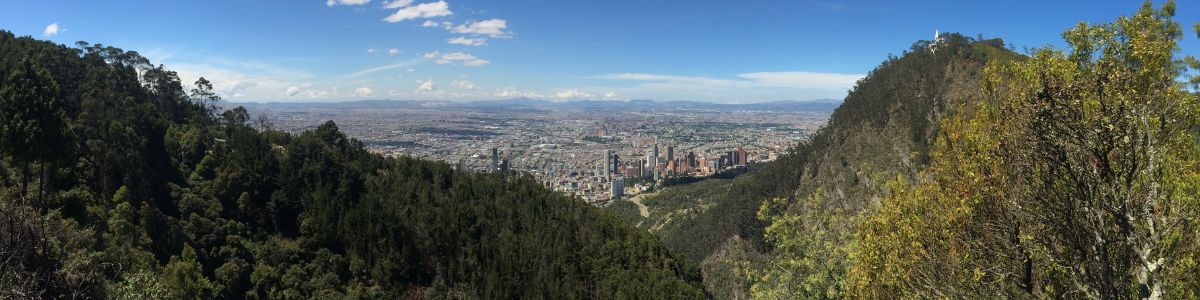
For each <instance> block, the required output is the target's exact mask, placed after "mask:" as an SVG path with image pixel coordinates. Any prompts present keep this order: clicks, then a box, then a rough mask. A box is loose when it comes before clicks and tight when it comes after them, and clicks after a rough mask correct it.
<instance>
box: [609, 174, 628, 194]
mask: <svg viewBox="0 0 1200 300" xmlns="http://www.w3.org/2000/svg"><path fill="white" fill-rule="evenodd" d="M611 186H612V191H609V195H610V196H611V197H612V198H613V199H618V198H621V196H625V179H624V178H621V177H617V178H614V179H613V181H612V185H611Z"/></svg>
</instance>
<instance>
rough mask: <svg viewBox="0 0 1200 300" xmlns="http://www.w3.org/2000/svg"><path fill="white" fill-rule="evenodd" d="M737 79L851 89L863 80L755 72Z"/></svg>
mask: <svg viewBox="0 0 1200 300" xmlns="http://www.w3.org/2000/svg"><path fill="white" fill-rule="evenodd" d="M738 77H741V78H744V79H748V80H751V81H754V82H756V83H759V84H763V85H768V86H778V87H808V88H818V87H847V88H849V87H852V86H854V84H855V83H856V82H858V80H859V79H862V78H863V75H860V74H838V73H817V72H803V71H797V72H755V73H742V74H738Z"/></svg>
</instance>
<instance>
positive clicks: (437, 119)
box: [246, 100, 836, 203]
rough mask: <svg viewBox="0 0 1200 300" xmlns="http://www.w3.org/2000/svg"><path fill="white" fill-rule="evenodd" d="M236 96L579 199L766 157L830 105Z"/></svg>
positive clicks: (274, 115) (380, 147) (622, 193)
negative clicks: (520, 176)
mask: <svg viewBox="0 0 1200 300" xmlns="http://www.w3.org/2000/svg"><path fill="white" fill-rule="evenodd" d="M508 104H510V105H504V106H500V105H496V104H495V103H460V104H455V103H446V102H402V101H368V102H352V103H343V104H336V105H331V104H307V105H306V104H296V103H287V104H278V103H266V104H258V103H255V104H248V105H246V107H248V109H250V111H251V113H252V114H256V115H261V116H263V117H265V118H266V120H268V121H269V122H270V123H271V124H272V126H275V127H276V128H278V129H281V130H284V131H287V132H293V133H296V132H300V131H303V130H307V129H312V128H315V127H316V126H318V125H320V124H321V123H322V122H324V121H325V120H332V121H334V122H335V123H336V124H338V126H339V127H340V128H341V129H342V130H343V131H345V132H346V133H347V135H349V136H351V137H353V138H357V139H359V140H361V141H362V142H363V143H364V144H365V145H366V147H367V148H368V149H370V150H371V151H373V152H376V153H380V154H383V155H386V156H412V157H416V158H422V159H430V160H439V161H444V162H447V163H450V164H452V165H453V166H455V167H456V168H459V169H465V170H469V171H471V172H494V171H506V172H507V171H511V172H519V173H526V174H529V175H532V176H534V177H535V178H537V179H538V180H539V181H540V182H542V183H543V185H545V186H546V187H547V188H550V189H552V190H555V191H559V192H562V193H566V194H569V195H573V196H575V197H578V198H580V199H583V200H584V201H587V202H589V203H603V202H606V201H608V200H611V199H614V198H621V197H629V196H634V195H637V194H639V193H642V192H645V191H648V190H652V189H653V188H654V187H655V186H656V185H661V184H662V183H663V181H664V180H667V179H672V178H683V177H692V178H698V177H705V176H710V175H712V174H715V173H718V172H722V171H726V170H730V169H736V168H745V167H747V166H749V165H752V164H755V163H761V162H766V161H771V160H774V159H775V158H777V157H778V156H779V155H781V154H783V152H785V151H786V150H787V149H788V148H789V147H791V146H794V145H795V144H796V143H799V142H801V141H803V140H804V139H805V138H807V137H808V136H809V135H811V134H812V133H813V132H814V131H815V130H817V129H818V128H819V127H820V126H822V125H824V124H825V120H826V118H828V116H829V113H830V111H831V108H832V107H834V106H836V103H835V102H828V103H825V105H814V103H812V102H802V103H798V104H796V105H790V106H789V105H779V104H778V103H776V104H775V105H711V104H709V105H700V106H699V107H697V106H696V105H687V103H674V105H670V104H669V103H655V102H648V103H640V104H638V103H630V102H625V101H611V102H593V103H586V105H584V104H582V103H547V102H540V101H533V102H530V101H520V100H515V101H511V102H508Z"/></svg>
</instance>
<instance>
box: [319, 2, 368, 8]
mask: <svg viewBox="0 0 1200 300" xmlns="http://www.w3.org/2000/svg"><path fill="white" fill-rule="evenodd" d="M368 2H371V0H325V5H327V6H329V7H333V6H334V5H363V4H367V3H368Z"/></svg>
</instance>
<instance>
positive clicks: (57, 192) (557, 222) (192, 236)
mask: <svg viewBox="0 0 1200 300" xmlns="http://www.w3.org/2000/svg"><path fill="white" fill-rule="evenodd" d="M0 75H2V76H0V135H2V136H0V199H2V201H0V298H51V299H53V298H114V299H177V298H198V299H211V298H221V299H227V298H230V299H239V298H252V299H298V298H312V299H331V298H361V299H421V298H431V299H442V298H454V299H473V298H482V299H581V298H582V299H625V298H643V299H672V298H674V299H696V298H704V297H705V294H704V293H703V291H702V288H701V287H700V275H699V272H698V270H697V267H696V266H695V265H694V264H693V263H690V262H689V261H688V260H685V259H680V258H678V257H676V256H675V255H674V254H672V253H671V252H670V251H668V249H667V248H666V247H665V246H663V244H662V243H661V242H659V241H658V240H657V239H655V238H654V237H653V236H652V235H650V234H648V233H646V232H644V231H642V230H638V229H636V228H634V227H633V226H631V225H628V224H627V223H626V222H625V221H623V220H621V219H619V218H618V217H615V216H613V215H611V214H607V213H605V212H603V211H601V210H599V209H596V208H593V207H591V206H589V205H587V204H585V203H582V202H581V201H577V200H575V199H571V198H567V197H565V196H562V195H559V194H557V193H554V192H551V191H547V190H546V189H544V188H543V187H541V185H540V184H538V183H537V182H536V181H535V180H533V179H531V178H527V177H523V176H519V175H517V174H509V175H507V176H501V175H498V174H466V173H463V172H457V171H454V170H452V169H451V168H450V167H449V166H448V165H447V164H444V163H437V162H429V161H422V160H415V159H408V158H399V159H390V158H383V157H381V156H379V155H375V154H372V153H369V152H367V151H366V150H365V149H364V148H363V145H362V143H360V142H358V141H357V140H354V139H351V138H348V137H346V136H345V135H344V134H342V133H341V132H339V130H338V128H337V126H336V125H335V124H333V123H332V122H327V123H325V124H324V125H321V126H320V127H319V128H317V129H315V130H312V131H307V132H304V133H301V134H298V135H291V134H286V133H283V132H280V131H276V130H272V129H271V128H270V124H269V122H265V121H263V120H259V121H252V120H251V117H250V116H248V115H247V113H246V111H245V110H244V109H241V108H240V107H239V108H234V109H230V110H221V109H215V108H214V107H213V106H214V105H216V104H218V103H219V98H217V97H216V96H215V94H214V93H213V92H212V90H211V89H212V87H211V85H209V84H207V83H206V82H204V81H200V82H197V83H196V89H193V90H191V91H185V90H184V88H183V85H182V84H181V82H179V78H178V76H177V75H176V74H175V73H174V72H171V71H170V70H166V69H163V68H162V67H161V66H155V65H153V64H151V63H150V62H149V61H148V60H146V59H145V58H144V57H142V56H140V55H138V54H137V53H136V52H133V51H124V50H121V49H118V48H114V47H110V46H105V45H100V44H94V45H91V44H87V43H82V42H81V43H80V44H78V47H68V46H63V45H57V44H53V43H49V42H44V41H38V40H35V39H32V38H29V37H14V36H13V35H12V34H11V33H8V32H0Z"/></svg>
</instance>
